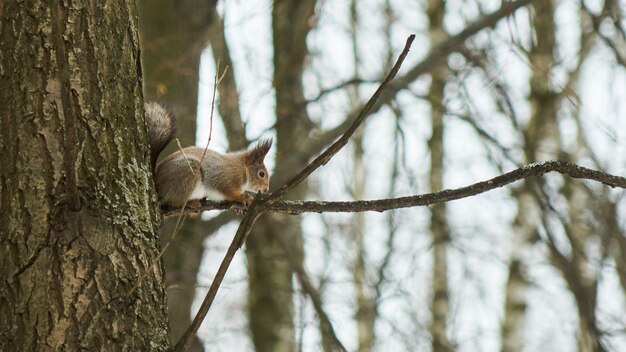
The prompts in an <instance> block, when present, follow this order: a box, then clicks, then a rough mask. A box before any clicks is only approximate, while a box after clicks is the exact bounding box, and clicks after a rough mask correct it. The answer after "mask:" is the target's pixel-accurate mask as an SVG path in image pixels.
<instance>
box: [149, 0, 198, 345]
mask: <svg viewBox="0 0 626 352" xmlns="http://www.w3.org/2000/svg"><path fill="white" fill-rule="evenodd" d="M208 8H209V6H208V5H207V4H206V3H205V2H204V1H182V2H181V1H173V0H149V1H148V0H141V1H139V20H140V21H139V24H140V26H139V30H140V38H141V44H142V45H141V47H142V63H143V70H144V75H145V76H144V91H145V93H146V95H147V96H148V97H150V98H158V99H159V100H160V101H162V102H164V103H165V104H166V105H167V106H168V107H169V108H170V109H172V111H173V112H174V114H175V115H176V121H177V133H176V137H177V138H178V139H179V140H180V143H181V145H182V146H183V147H186V146H190V145H194V144H195V139H196V110H197V105H198V81H199V65H200V54H201V51H202V48H203V47H204V45H205V42H206V35H205V32H206V25H207V21H208V20H209V19H210V17H209V16H208V12H209V10H208ZM176 149H178V145H177V144H176V143H171V144H170V146H169V147H168V148H167V149H166V150H164V151H163V153H162V155H168V154H170V153H171V152H173V151H174V150H176ZM177 220H178V219H177V218H173V219H168V220H166V222H165V225H164V226H163V228H162V229H161V241H162V242H165V241H168V240H169V239H170V238H171V235H172V231H174V226H175V224H176V222H177ZM206 234H207V231H206V230H204V229H203V222H202V221H201V220H200V219H198V218H187V219H186V220H185V223H184V225H183V227H182V228H181V229H180V232H179V233H178V235H177V237H176V240H175V241H173V242H172V243H171V244H170V246H169V247H168V249H167V251H166V252H165V254H164V256H163V262H164V265H165V268H166V273H167V275H166V280H167V281H166V284H167V298H168V315H169V321H170V328H171V334H172V340H173V341H177V340H178V338H180V336H181V335H182V334H183V333H184V331H185V329H186V328H187V327H188V326H189V324H190V323H191V305H192V303H193V300H194V298H195V294H196V282H197V280H196V279H197V273H198V270H199V267H200V262H201V260H202V254H203V252H204V250H203V249H204V247H203V245H202V244H203V241H204V239H205V237H206ZM190 350H191V351H201V350H203V348H202V345H201V344H200V341H199V340H198V339H197V338H196V339H195V340H194V344H193V345H192V347H191V349H190Z"/></svg>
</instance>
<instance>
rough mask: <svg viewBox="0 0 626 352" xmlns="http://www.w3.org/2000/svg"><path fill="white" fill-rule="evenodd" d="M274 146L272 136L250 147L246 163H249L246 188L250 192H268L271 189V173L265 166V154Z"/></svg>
mask: <svg viewBox="0 0 626 352" xmlns="http://www.w3.org/2000/svg"><path fill="white" fill-rule="evenodd" d="M271 147H272V138H263V139H261V140H260V141H259V142H258V143H257V144H256V145H255V146H254V147H252V148H251V149H248V151H247V153H246V164H247V165H248V167H249V168H248V182H246V186H245V190H246V191H250V192H254V193H256V192H263V193H265V192H267V191H269V189H270V174H269V173H268V172H267V168H266V167H265V163H264V160H265V156H266V155H267V152H269V150H270V148H271Z"/></svg>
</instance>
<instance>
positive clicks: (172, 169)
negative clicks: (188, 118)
mask: <svg viewBox="0 0 626 352" xmlns="http://www.w3.org/2000/svg"><path fill="white" fill-rule="evenodd" d="M145 109H146V124H147V126H148V137H149V140H150V149H151V162H152V170H153V173H154V183H155V185H156V189H157V193H158V194H159V199H160V201H161V203H165V204H169V205H170V206H172V207H176V208H180V207H182V206H183V205H184V204H185V202H186V201H192V200H193V199H189V197H190V195H191V194H192V193H193V191H194V189H196V186H197V185H198V183H199V182H202V184H203V185H204V186H205V187H208V188H210V192H208V193H210V194H215V192H217V193H219V194H220V195H222V197H223V198H224V199H226V200H234V201H239V202H243V203H244V204H249V202H250V201H251V196H249V195H248V194H246V187H247V188H248V189H247V190H252V191H255V192H256V191H260V192H267V191H268V190H269V174H268V172H267V168H266V167H265V164H264V163H263V160H264V159H265V156H266V155H267V152H268V151H269V150H270V148H271V147H272V139H271V138H266V139H262V140H261V141H259V143H257V144H256V145H255V146H254V147H252V148H250V149H248V150H244V151H240V152H235V153H227V154H221V153H218V152H216V151H213V150H210V149H209V150H207V151H206V153H205V151H204V148H199V147H188V148H184V149H183V150H182V151H181V150H179V151H177V152H175V153H173V154H171V155H169V156H168V157H166V158H165V159H163V161H161V162H160V163H159V164H158V165H156V160H157V158H158V156H159V154H160V153H161V151H162V150H163V148H165V146H166V145H167V144H168V143H169V142H170V141H171V140H172V139H173V138H174V134H175V131H176V127H175V125H174V117H173V115H172V113H171V112H170V111H169V110H168V109H167V108H165V107H164V106H163V105H161V104H159V103H157V102H153V101H151V102H146V105H145ZM203 155H204V157H203ZM260 174H262V175H263V177H261V176H260ZM203 192H204V191H203ZM203 192H201V193H203ZM205 193H206V192H205Z"/></svg>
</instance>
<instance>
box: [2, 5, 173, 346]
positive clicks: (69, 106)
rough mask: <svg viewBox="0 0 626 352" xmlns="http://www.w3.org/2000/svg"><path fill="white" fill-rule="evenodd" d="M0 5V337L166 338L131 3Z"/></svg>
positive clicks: (150, 342) (82, 341)
mask: <svg viewBox="0 0 626 352" xmlns="http://www.w3.org/2000/svg"><path fill="white" fill-rule="evenodd" d="M0 17H2V21H1V22H0V63H1V64H0V86H2V87H5V88H6V87H10V89H0V109H1V110H0V134H1V138H0V165H1V167H0V196H1V201H0V233H1V237H0V241H1V242H0V279H1V280H2V282H3V284H2V285H1V288H0V325H2V326H3V329H2V330H1V331H0V350H3V351H35V350H54V351H57V350H79V349H80V350H95V349H99V350H111V351H140V350H141V351H146V350H151V351H164V350H167V349H169V348H170V344H169V339H168V332H169V331H168V324H167V315H166V304H165V291H164V284H163V272H162V270H161V266H160V265H158V263H157V265H154V266H153V267H152V268H149V264H150V263H151V260H152V258H153V257H154V256H155V255H156V254H157V252H158V236H157V235H156V231H155V230H156V229H157V225H158V224H159V221H160V213H159V210H158V207H157V204H156V197H155V192H154V187H153V184H152V179H151V171H150V168H149V166H148V147H147V139H146V128H145V127H144V126H145V123H144V115H143V97H142V89H141V84H140V82H141V77H140V76H139V74H140V72H141V68H140V67H139V62H140V60H139V41H138V37H137V12H136V8H135V4H134V2H132V1H122V0H118V1H107V2H106V3H101V2H91V1H74V2H71V3H67V2H53V3H48V2H43V1H30V2H15V1H10V2H4V3H3V4H2V5H0ZM146 270H150V272H149V273H150V274H149V275H148V276H147V277H146V279H145V280H144V281H143V282H142V283H141V285H139V287H138V288H137V290H136V291H135V292H134V293H133V294H132V295H131V296H129V295H128V292H129V291H130V290H131V288H132V287H133V286H134V285H136V284H137V282H138V278H139V276H140V275H141V274H142V273H143V272H145V271H146Z"/></svg>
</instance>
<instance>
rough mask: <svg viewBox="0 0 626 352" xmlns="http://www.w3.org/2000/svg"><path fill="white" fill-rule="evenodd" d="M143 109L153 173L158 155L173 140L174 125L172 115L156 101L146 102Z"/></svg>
mask: <svg viewBox="0 0 626 352" xmlns="http://www.w3.org/2000/svg"><path fill="white" fill-rule="evenodd" d="M144 108H145V110H146V124H147V126H148V140H149V143H150V166H151V167H152V172H154V170H155V168H156V161H157V158H158V157H159V154H161V151H163V148H165V146H166V145H167V144H168V143H169V142H170V141H171V140H172V139H174V135H175V134H176V124H175V121H174V114H173V113H172V112H171V111H170V110H169V109H168V108H166V107H165V106H163V105H162V104H160V103H158V102H156V101H147V102H146V103H145V106H144Z"/></svg>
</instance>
